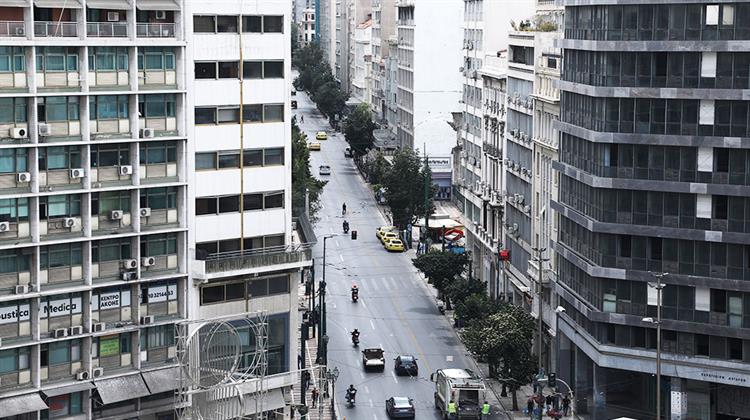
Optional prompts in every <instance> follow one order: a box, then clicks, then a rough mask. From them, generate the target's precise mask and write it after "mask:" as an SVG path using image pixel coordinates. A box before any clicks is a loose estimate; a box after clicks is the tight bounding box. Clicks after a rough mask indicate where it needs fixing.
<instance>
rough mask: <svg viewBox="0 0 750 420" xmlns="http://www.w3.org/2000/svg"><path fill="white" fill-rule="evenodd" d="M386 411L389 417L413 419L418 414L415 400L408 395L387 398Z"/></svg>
mask: <svg viewBox="0 0 750 420" xmlns="http://www.w3.org/2000/svg"><path fill="white" fill-rule="evenodd" d="M385 413H386V414H387V415H388V417H389V418H407V419H413V418H414V416H415V415H416V410H415V409H414V401H413V400H412V399H411V398H407V397H391V398H388V399H387V400H385Z"/></svg>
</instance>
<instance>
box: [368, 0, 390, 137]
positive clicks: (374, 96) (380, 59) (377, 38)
mask: <svg viewBox="0 0 750 420" xmlns="http://www.w3.org/2000/svg"><path fill="white" fill-rule="evenodd" d="M395 15H396V6H395V3H394V0H372V40H371V43H372V63H371V65H372V69H371V70H370V71H371V79H370V80H371V81H370V89H371V97H370V99H369V100H368V102H369V103H370V104H371V108H372V112H373V117H374V118H375V119H376V120H377V121H379V122H381V123H383V124H385V123H386V122H387V111H386V100H387V99H388V98H387V96H386V86H385V85H386V62H385V61H386V58H387V57H389V56H390V54H391V48H390V45H389V40H390V39H391V37H395V35H396V18H395ZM394 53H395V50H394Z"/></svg>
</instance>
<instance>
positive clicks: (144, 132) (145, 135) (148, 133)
mask: <svg viewBox="0 0 750 420" xmlns="http://www.w3.org/2000/svg"><path fill="white" fill-rule="evenodd" d="M141 138H142V139H151V138H154V129H153V128H141Z"/></svg>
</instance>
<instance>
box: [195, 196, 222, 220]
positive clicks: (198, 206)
mask: <svg viewBox="0 0 750 420" xmlns="http://www.w3.org/2000/svg"><path fill="white" fill-rule="evenodd" d="M217 205H218V204H217V201H216V198H215V197H209V198H196V199H195V214H196V215H197V216H201V215H204V214H217V209H218V207H217Z"/></svg>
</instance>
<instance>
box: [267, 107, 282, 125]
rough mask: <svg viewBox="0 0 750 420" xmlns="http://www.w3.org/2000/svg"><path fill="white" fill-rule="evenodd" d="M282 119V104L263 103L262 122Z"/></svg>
mask: <svg viewBox="0 0 750 420" xmlns="http://www.w3.org/2000/svg"><path fill="white" fill-rule="evenodd" d="M279 121H284V105H281V104H279V105H264V106H263V122H279Z"/></svg>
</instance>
